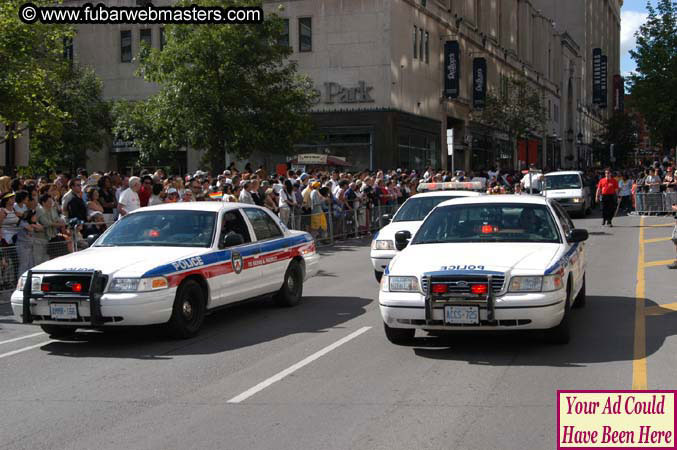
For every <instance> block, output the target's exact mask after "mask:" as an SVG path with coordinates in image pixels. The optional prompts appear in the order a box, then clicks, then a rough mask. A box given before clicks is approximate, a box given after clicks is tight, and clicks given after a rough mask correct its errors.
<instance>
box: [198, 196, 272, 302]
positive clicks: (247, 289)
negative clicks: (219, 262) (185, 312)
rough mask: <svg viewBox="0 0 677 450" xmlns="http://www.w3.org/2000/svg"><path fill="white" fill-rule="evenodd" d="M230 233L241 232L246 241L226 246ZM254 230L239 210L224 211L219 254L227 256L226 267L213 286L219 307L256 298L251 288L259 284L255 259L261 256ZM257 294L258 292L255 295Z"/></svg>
mask: <svg viewBox="0 0 677 450" xmlns="http://www.w3.org/2000/svg"><path fill="white" fill-rule="evenodd" d="M228 233H237V234H239V235H240V236H242V240H243V241H244V243H243V244H241V245H236V246H231V247H226V246H225V243H224V238H225V236H226V235H228ZM253 241H254V239H252V230H251V228H250V227H249V225H248V224H247V221H246V220H245V218H244V217H243V215H242V212H241V211H240V210H238V209H231V210H228V211H225V212H224V213H222V214H221V229H220V233H219V242H218V246H219V249H220V250H221V252H220V253H219V254H220V255H221V256H222V257H223V259H224V264H223V269H224V270H221V271H219V273H220V275H218V276H216V277H214V279H215V280H216V282H215V283H213V285H211V286H210V288H211V289H212V305H213V306H219V305H224V304H228V303H233V302H237V301H240V300H244V299H246V298H249V297H252V296H253V295H251V291H252V289H254V288H255V286H256V285H257V284H258V281H259V277H260V268H259V267H257V266H253V265H252V264H251V263H252V261H253V260H254V259H255V258H256V257H257V256H258V253H259V245H258V243H256V242H253ZM254 295H255V294H254Z"/></svg>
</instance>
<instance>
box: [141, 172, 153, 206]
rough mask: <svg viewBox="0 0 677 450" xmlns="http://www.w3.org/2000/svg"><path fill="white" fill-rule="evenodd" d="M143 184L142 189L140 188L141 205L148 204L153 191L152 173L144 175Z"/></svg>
mask: <svg viewBox="0 0 677 450" xmlns="http://www.w3.org/2000/svg"><path fill="white" fill-rule="evenodd" d="M141 179H142V180H143V182H142V184H141V189H139V202H140V203H141V206H142V207H143V206H148V200H150V196H151V194H152V193H153V178H151V176H150V175H144V176H143V177H142V178H141Z"/></svg>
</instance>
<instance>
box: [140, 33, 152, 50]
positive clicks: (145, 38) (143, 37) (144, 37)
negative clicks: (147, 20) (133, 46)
mask: <svg viewBox="0 0 677 450" xmlns="http://www.w3.org/2000/svg"><path fill="white" fill-rule="evenodd" d="M144 42H145V43H146V45H147V46H148V47H153V30H151V29H150V28H144V29H142V30H140V31H139V47H141V44H143V43H144Z"/></svg>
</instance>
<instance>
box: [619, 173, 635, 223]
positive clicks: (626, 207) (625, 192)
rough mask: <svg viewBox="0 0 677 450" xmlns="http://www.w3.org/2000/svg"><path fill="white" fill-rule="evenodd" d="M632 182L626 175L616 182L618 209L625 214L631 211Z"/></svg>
mask: <svg viewBox="0 0 677 450" xmlns="http://www.w3.org/2000/svg"><path fill="white" fill-rule="evenodd" d="M633 183H634V182H633V180H631V179H630V177H629V176H628V174H627V173H624V174H623V178H621V180H620V181H619V182H618V209H619V210H620V211H623V212H625V213H626V214H627V213H629V212H630V211H632V185H633Z"/></svg>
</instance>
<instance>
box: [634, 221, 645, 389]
mask: <svg viewBox="0 0 677 450" xmlns="http://www.w3.org/2000/svg"><path fill="white" fill-rule="evenodd" d="M644 287H645V283H644V216H642V218H641V219H640V222H639V252H638V254H637V285H636V287H635V343H634V349H633V360H632V389H633V390H646V384H647V383H646V319H645V317H644V295H645V288H644Z"/></svg>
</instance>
